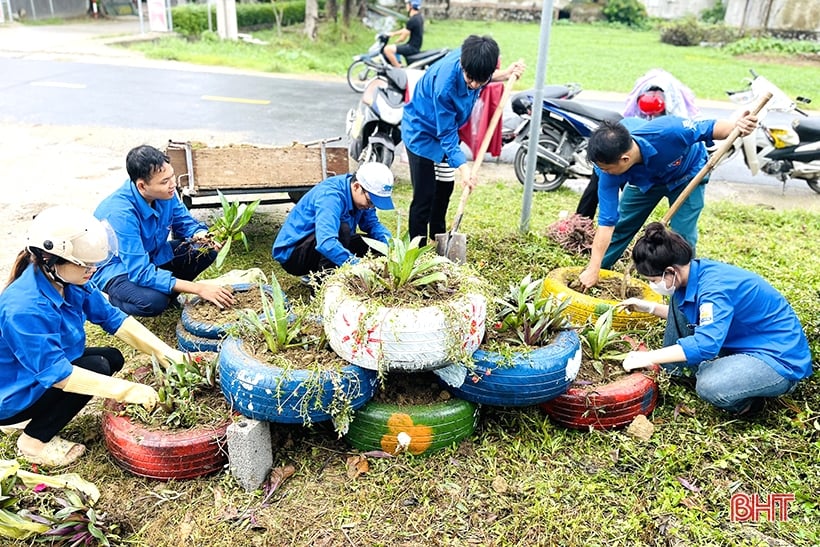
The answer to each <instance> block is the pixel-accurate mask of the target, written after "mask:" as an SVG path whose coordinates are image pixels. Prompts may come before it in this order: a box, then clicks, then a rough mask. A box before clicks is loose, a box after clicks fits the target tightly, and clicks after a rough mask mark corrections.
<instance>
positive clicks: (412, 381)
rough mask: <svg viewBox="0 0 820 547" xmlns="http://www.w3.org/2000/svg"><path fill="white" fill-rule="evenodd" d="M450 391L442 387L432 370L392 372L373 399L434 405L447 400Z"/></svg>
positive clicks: (406, 404) (383, 401)
mask: <svg viewBox="0 0 820 547" xmlns="http://www.w3.org/2000/svg"><path fill="white" fill-rule="evenodd" d="M450 397H451V395H450V392H448V391H447V390H446V389H444V388H442V387H441V384H439V382H438V380H437V376H436V375H435V374H434V373H432V372H395V371H394V372H390V373H389V374H388V376H387V378H385V380H384V383H383V384H382V385H381V386H380V387H379V389H378V390H376V393H375V394H374V395H373V400H374V401H376V402H379V403H384V404H389V405H398V406H411V405H432V404H435V403H439V402H442V401H447V400H449V399H450Z"/></svg>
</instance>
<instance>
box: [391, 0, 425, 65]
mask: <svg viewBox="0 0 820 547" xmlns="http://www.w3.org/2000/svg"><path fill="white" fill-rule="evenodd" d="M405 5H406V7H407V15H408V17H409V18H408V19H407V23H405V25H404V28H402V29H399V30H397V31H395V32H390V33H388V34H387V36H388V37H389V38H392V37H394V36H398V39H397V40H396V41H397V42H402V43H400V44H398V45H397V44H388V45H386V46H384V50H383V53H384V57H385V59H387V62H388V63H390V64H391V65H393V66H397V67H398V66H401V63H400V62H399V59H398V55H404V57H405V58H407V56H408V55H415V54H416V53H418V52H419V51H421V44H422V41H423V40H424V17H422V15H421V12H420V11H419V10H420V9H421V0H409V1H408V2H406V3H405Z"/></svg>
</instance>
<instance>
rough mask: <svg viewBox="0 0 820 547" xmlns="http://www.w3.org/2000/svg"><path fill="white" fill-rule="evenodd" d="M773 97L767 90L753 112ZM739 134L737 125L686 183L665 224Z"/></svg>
mask: <svg viewBox="0 0 820 547" xmlns="http://www.w3.org/2000/svg"><path fill="white" fill-rule="evenodd" d="M771 98H772V94H771V93H770V92H766V93H765V94H764V95H763V96H762V97H761V98H760V101H759V102H758V103H757V106H755V108H754V110H752V114H754V115H755V116H757V115H758V114H759V113H760V111H761V110H762V109H763V107H764V106H766V103H767V102H769V99H771ZM739 136H740V129H738V128H737V127H735V128H734V129H732V132H731V133H729V136H728V137H727V138H726V140H725V141H723V144H721V145H720V148H718V149H717V150H715V153H714V154H712V155H711V157H710V158H709V161H707V162H706V165H704V166H703V167H702V168H701V169H700V171H698V173H697V175H695V177H694V178H693V179H692V180H691V181H689V184H687V185H686V188H684V189H683V192H681V193H680V195H679V196H678V198H677V199H676V200H675V201H674V203H672V206H671V207H669V210H668V211H666V214H665V215H663V218H662V219H661V222H662V223H663V224H664V226H668V225H669V221H670V220H672V217H673V216H675V213H677V212H678V209H680V207H681V205H683V202H684V201H686V198H688V197H689V194H691V193H692V192H693V191H694V190H695V188H697V186H698V185H699V184H700V183H701V182H702V181H703V178H704V177H705V176H706V175H708V174H709V173H710V172H711V171H712V169H714V168H715V166H716V165H717V164H718V162H719V161H720V159H721V158H722V157H723V156H724V155H725V154H726V152H728V151H729V149H730V148H731V147H732V145H733V144H734V142H735V139H737V138H738V137H739Z"/></svg>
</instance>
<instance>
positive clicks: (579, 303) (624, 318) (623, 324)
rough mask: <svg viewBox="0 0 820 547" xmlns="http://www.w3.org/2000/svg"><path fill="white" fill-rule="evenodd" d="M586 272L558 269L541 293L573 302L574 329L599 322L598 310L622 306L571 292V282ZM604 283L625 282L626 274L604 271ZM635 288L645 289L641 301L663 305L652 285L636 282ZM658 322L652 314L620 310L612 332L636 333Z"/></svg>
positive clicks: (569, 313)
mask: <svg viewBox="0 0 820 547" xmlns="http://www.w3.org/2000/svg"><path fill="white" fill-rule="evenodd" d="M582 271H584V269H583V268H581V267H569V268H556V269H554V270H552V271H551V272H550V273H549V274H547V277H546V278H545V279H544V287H543V289H542V290H541V294H542V295H547V294H552V295H555V296H556V297H558V298H566V297H569V298H570V304H569V306H568V307H567V315H568V316H569V320H570V322H571V323H572V326H574V327H581V326H583V325H584V324H585V323H586V322H587V321H591V322H593V323H594V322H595V320H596V319H597V318H598V313H596V308H597V307H598V306H601V305H602V304H605V305H609V306H614V305H615V304H617V303H618V301H617V300H608V299H605V298H595V297H594V296H590V295H588V294H583V293H580V292H578V291H575V290H573V289H570V288H569V279H571V278H572V279H574V278H577V277H578V275H580V273H581V272H582ZM600 278H601V279H612V278H617V279H623V274H620V273H618V272H613V271H610V270H601V273H600ZM632 284H637V285H639V286H640V287H641V290H642V291H643V294H642V295H641V296H640V298H643V299H644V300H649V301H650V302H656V303H658V304H663V298H662V297H661V295H659V294H658V293H656V292H655V291H653V290H652V289H650V288H649V285H648V284H647V283H645V282H643V281H641V280H640V279H637V278H633V279H632ZM657 320H658V317H656V316H654V315H652V314H650V313H643V312H637V311H627V310H621V309H619V310H617V311H616V312H615V314H614V315H613V317H612V328H614V329H615V330H618V331H627V330H634V329H643V328H646V327H648V326H649V325H651V324H652V323H654V322H655V321H657Z"/></svg>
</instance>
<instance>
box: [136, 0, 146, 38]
mask: <svg viewBox="0 0 820 547" xmlns="http://www.w3.org/2000/svg"><path fill="white" fill-rule="evenodd" d="M137 14H138V15H139V17H140V34H145V21H144V20H143V14H142V0H137Z"/></svg>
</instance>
